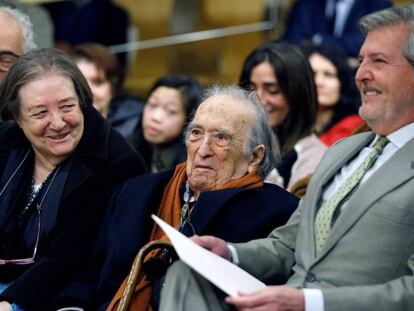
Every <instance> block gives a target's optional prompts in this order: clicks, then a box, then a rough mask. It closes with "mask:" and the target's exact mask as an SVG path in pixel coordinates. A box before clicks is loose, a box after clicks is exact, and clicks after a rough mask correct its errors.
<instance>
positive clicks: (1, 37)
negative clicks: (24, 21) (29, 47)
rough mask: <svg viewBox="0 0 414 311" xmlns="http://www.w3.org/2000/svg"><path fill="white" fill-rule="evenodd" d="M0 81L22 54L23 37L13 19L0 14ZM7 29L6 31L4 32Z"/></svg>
mask: <svg viewBox="0 0 414 311" xmlns="http://www.w3.org/2000/svg"><path fill="white" fill-rule="evenodd" d="M0 29H1V30H2V31H0V81H1V80H3V79H4V77H5V76H6V74H7V72H8V71H9V68H10V66H11V65H12V63H13V62H14V61H15V60H16V59H17V57H19V56H20V55H22V54H23V35H22V32H21V30H20V27H19V25H18V24H17V23H16V21H14V19H13V18H11V17H9V16H8V15H6V14H4V13H1V12H0ZM6 29H7V31H5V30H6Z"/></svg>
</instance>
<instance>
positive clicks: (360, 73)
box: [355, 62, 373, 85]
mask: <svg viewBox="0 0 414 311" xmlns="http://www.w3.org/2000/svg"><path fill="white" fill-rule="evenodd" d="M372 79H373V75H372V72H371V70H370V69H369V67H368V65H367V64H366V63H365V62H361V64H360V65H359V67H358V70H357V72H356V74H355V81H356V83H357V85H358V84H361V83H362V82H364V81H370V80H372Z"/></svg>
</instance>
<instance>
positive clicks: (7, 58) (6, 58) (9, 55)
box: [0, 51, 19, 71]
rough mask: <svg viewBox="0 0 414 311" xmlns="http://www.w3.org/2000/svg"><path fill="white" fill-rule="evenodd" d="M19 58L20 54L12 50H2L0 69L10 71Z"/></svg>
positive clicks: (0, 53) (0, 52)
mask: <svg viewBox="0 0 414 311" xmlns="http://www.w3.org/2000/svg"><path fill="white" fill-rule="evenodd" d="M18 58H19V55H17V54H15V53H13V52H11V51H0V69H1V70H3V71H8V70H9V69H10V67H11V65H12V64H13V63H14V62H15V61H16V60H17V59H18Z"/></svg>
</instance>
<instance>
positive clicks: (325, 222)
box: [315, 136, 389, 254]
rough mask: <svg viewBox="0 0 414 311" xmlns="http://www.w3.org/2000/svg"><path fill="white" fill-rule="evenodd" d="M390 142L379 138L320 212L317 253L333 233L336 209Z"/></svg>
mask: <svg viewBox="0 0 414 311" xmlns="http://www.w3.org/2000/svg"><path fill="white" fill-rule="evenodd" d="M388 142H389V140H388V139H387V138H386V137H382V136H381V137H379V138H378V140H377V141H376V142H375V143H374V145H373V146H372V149H373V150H372V151H371V152H370V153H369V154H368V156H367V157H366V158H365V159H364V161H363V162H362V163H361V165H360V166H358V168H357V169H356V170H355V171H354V172H353V173H352V174H351V176H349V177H348V178H347V180H345V182H344V183H343V184H342V185H341V186H340V187H339V188H338V190H337V191H336V192H335V193H334V194H333V195H332V197H331V198H330V199H329V200H327V201H326V202H325V203H324V204H323V205H322V206H321V207H320V208H319V210H318V212H317V214H316V218H315V242H316V253H317V254H319V253H320V251H321V249H322V248H323V246H324V245H325V242H326V239H327V238H328V235H329V234H330V232H331V227H332V217H333V215H334V212H335V209H336V208H337V207H338V206H339V205H340V204H341V203H342V202H343V201H344V200H345V199H346V198H347V197H348V196H349V195H350V194H351V193H352V192H353V191H354V190H355V189H356V187H357V186H358V184H359V183H360V181H361V179H362V177H363V176H364V174H365V173H366V172H367V171H368V170H369V169H370V168H371V167H372V165H373V164H374V163H375V161H376V160H377V158H378V156H379V155H380V154H381V152H382V150H383V149H384V147H385V145H386V144H387V143H388Z"/></svg>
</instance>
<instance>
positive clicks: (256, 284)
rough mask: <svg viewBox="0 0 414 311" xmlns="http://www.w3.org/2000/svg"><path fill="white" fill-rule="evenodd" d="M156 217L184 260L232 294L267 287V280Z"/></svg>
mask: <svg viewBox="0 0 414 311" xmlns="http://www.w3.org/2000/svg"><path fill="white" fill-rule="evenodd" d="M152 219H154V221H155V222H156V223H157V224H158V225H159V226H160V227H161V229H162V230H163V231H164V232H165V234H166V235H167V236H168V238H169V239H170V241H171V243H172V244H173V246H174V248H175V250H176V252H177V254H178V256H179V257H180V259H181V260H182V261H183V262H185V263H186V264H187V265H189V266H190V267H191V268H193V269H194V270H195V271H197V272H198V273H200V274H201V275H202V276H204V277H205V278H206V279H207V280H209V281H210V282H211V283H213V284H214V285H216V286H217V287H218V288H220V289H221V290H223V291H224V292H225V293H227V294H228V295H230V296H238V292H240V291H241V292H244V293H252V292H255V291H257V290H260V289H263V288H265V287H266V285H265V284H264V283H262V282H261V281H259V280H257V279H256V278H254V277H253V276H252V275H250V274H248V273H247V272H246V271H244V270H242V269H240V268H239V267H237V266H236V265H234V264H232V263H231V262H229V261H227V260H225V259H223V258H221V257H219V256H217V255H216V254H214V253H212V252H210V251H208V250H206V249H204V248H202V247H201V246H199V245H197V244H196V243H194V242H193V241H191V240H190V239H189V238H187V237H186V236H185V235H183V234H182V233H180V232H178V231H177V230H176V229H175V228H173V227H171V226H170V225H168V224H167V223H166V222H164V221H162V220H161V219H160V218H158V217H157V216H155V215H152Z"/></svg>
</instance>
